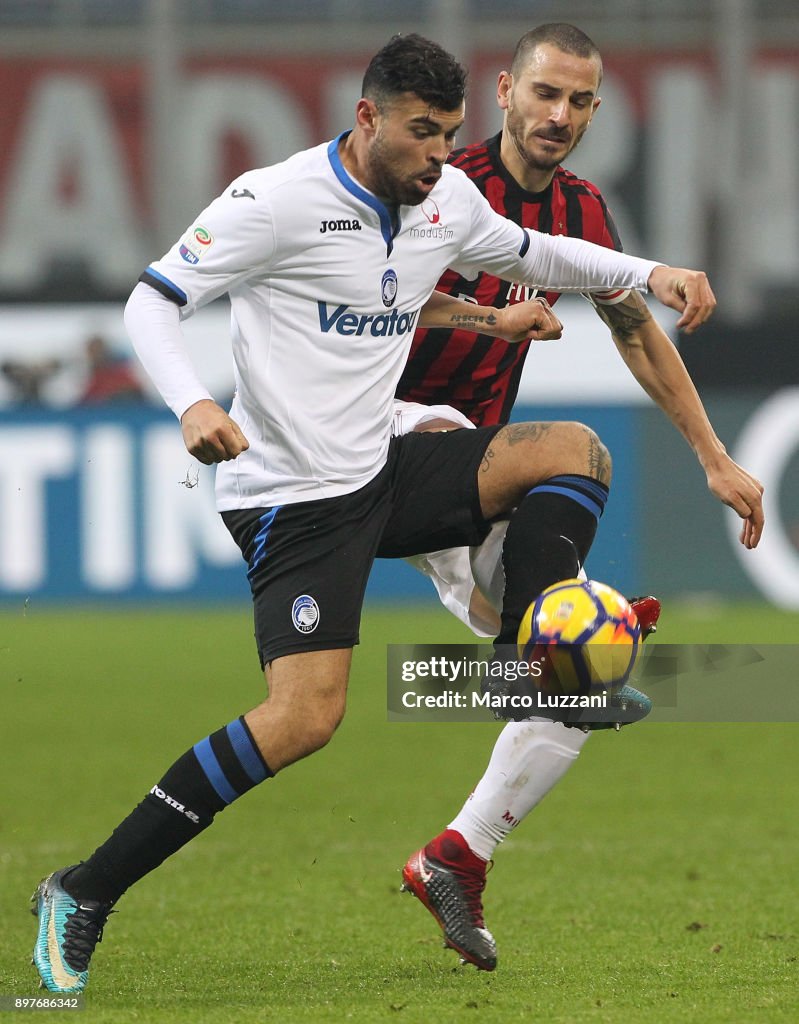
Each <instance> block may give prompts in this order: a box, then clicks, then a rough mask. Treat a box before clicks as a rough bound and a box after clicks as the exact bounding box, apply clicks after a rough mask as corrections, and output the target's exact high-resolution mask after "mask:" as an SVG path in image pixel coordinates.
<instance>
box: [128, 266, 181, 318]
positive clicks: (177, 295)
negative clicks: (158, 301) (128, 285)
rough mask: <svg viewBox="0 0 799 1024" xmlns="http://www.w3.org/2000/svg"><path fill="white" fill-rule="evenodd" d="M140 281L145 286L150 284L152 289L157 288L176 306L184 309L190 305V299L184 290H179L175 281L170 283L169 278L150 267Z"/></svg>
mask: <svg viewBox="0 0 799 1024" xmlns="http://www.w3.org/2000/svg"><path fill="white" fill-rule="evenodd" d="M139 280H140V281H141V282H142V283H143V284H149V286H150V287H151V288H155V290H156V291H157V292H160V294H161V295H163V296H164V298H165V299H169V301H170V302H174V303H175V305H176V306H180V307H181V308H183V306H185V305H187V304H188V301H189V297H188V295H186V293H185V292H184V291H183V289H182V288H179V287H178V286H177V285H176V284H175V283H174V282H173V281H170V280H169V278H168V277H164V275H163V274H159V272H158V271H157V270H154V269H153V268H152V267H148V268H147V269H146V270H145V271H144V273H143V274H142V275H141V276H140V277H139Z"/></svg>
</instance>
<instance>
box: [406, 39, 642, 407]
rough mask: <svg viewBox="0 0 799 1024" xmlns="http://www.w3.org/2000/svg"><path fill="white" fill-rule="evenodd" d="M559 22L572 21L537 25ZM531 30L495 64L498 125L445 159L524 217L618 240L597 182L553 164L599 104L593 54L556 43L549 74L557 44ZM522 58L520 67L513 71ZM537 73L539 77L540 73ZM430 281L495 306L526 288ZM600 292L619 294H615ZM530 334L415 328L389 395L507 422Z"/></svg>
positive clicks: (550, 228) (449, 278)
mask: <svg viewBox="0 0 799 1024" xmlns="http://www.w3.org/2000/svg"><path fill="white" fill-rule="evenodd" d="M567 28H570V26H542V29H561V30H566V29H567ZM578 31H579V30H577V29H572V32H578ZM561 34H563V32H561ZM580 35H582V33H580ZM534 36H535V33H528V36H525V37H524V39H523V40H522V42H521V43H520V45H519V48H518V49H517V54H516V56H515V57H514V61H513V65H512V71H511V72H505V71H503V72H502V74H501V75H500V78H499V88H498V101H499V105H500V107H502V108H503V109H504V110H505V125H504V127H503V130H502V132H501V133H500V134H499V135H495V136H494V137H493V138H491V139H487V140H486V141H485V142H480V143H477V144H475V145H472V146H467V147H466V148H464V149H459V150H455V151H454V152H453V153H452V154H451V155H450V158H449V160H450V163H452V164H453V165H454V166H455V167H459V168H460V169H461V170H462V171H464V173H465V174H467V175H468V176H469V177H470V178H471V179H472V181H473V182H474V183H475V184H476V185H477V187H478V188H479V189H480V191H481V192H482V193H483V195H484V196H485V197H486V198H487V199H488V201H489V202H490V203H491V205H492V207H493V208H494V209H495V210H497V211H498V212H499V213H502V214H503V215H504V216H506V217H509V218H510V219H511V220H514V221H516V222H517V223H518V224H521V225H522V226H523V227H526V228H534V229H536V230H538V231H544V232H546V233H547V234H550V235H569V236H571V237H573V238H584V239H586V240H587V241H591V242H596V243H597V244H598V245H605V246H608V247H609V248H613V249H619V250H620V249H621V248H622V246H621V241H620V240H619V235H618V232H617V231H616V226H615V224H614V223H613V219H612V217H611V215H610V213H609V211H608V208H607V205H606V203H605V200H604V199H603V198H602V194H601V193H600V191H599V189H598V188H597V187H596V185H593V184H592V183H591V182H590V181H584V180H582V179H580V178H578V177H576V175H574V174H572V173H571V171H568V170H566V169H565V168H564V167H562V166H560V161H561V160H563V159H564V158H565V157H566V156H567V155H568V154H569V153H570V152H571V151H572V150H573V149H574V147H575V146H576V145H577V144H578V143H579V141H580V139H581V138H582V136H583V134H584V133H585V131H586V130H587V129H588V127H589V125H590V123H591V118H592V117H593V115H594V112H595V111H596V109H597V107H598V106H599V104H600V99H599V97H598V95H597V89H598V88H599V79H600V77H601V60H600V58H599V54H598V53H597V55H596V58H595V59H594V60H592V59H590V58H589V59H586V58H583V57H581V56H579V55H574V54H570V53H568V52H567V51H562V50H561V51H560V52H559V54H558V57H557V62H558V63H559V64H560V65H563V66H562V67H558V69H557V70H558V74H557V75H553V74H552V65H553V61H552V60H548V59H541V58H542V57H546V56H549V55H550V54H551V53H554V51H555V50H559V47H556V46H555V44H553V43H547V42H537V41H536V39H535V38H534ZM586 38H587V37H586ZM525 40H527V42H526V43H525ZM568 43H569V40H568V39H567V40H566V44H567V45H568ZM531 57H532V59H531ZM520 68H521V69H524V73H523V74H522V75H521V76H520V74H519V69H520ZM540 73H544V76H545V77H544V78H541V79H540V80H539V74H540ZM432 216H435V213H433V214H432ZM437 289H438V290H439V291H443V292H447V293H448V294H450V295H454V296H456V297H459V298H464V299H466V300H469V301H473V302H477V303H479V304H480V305H483V306H496V307H499V308H503V307H505V306H509V305H512V304H514V303H516V302H522V301H524V300H525V299H529V298H532V297H533V296H532V295H531V292H530V289H528V288H527V287H526V286H524V285H518V284H513V283H510V282H508V281H502V280H500V279H499V278H497V277H493V276H492V275H491V274H480V275H479V276H478V277H477V278H476V279H475V280H474V281H469V280H467V279H466V278H463V277H461V276H460V275H459V274H456V273H455V272H454V271H451V270H450V271H447V273H446V274H445V275H444V277H442V278H441V280H440V281H439V283H438V285H437ZM543 297H544V298H545V299H546V300H547V301H548V302H549V304H550V305H554V303H555V302H556V301H557V300H558V298H559V294H558V293H557V292H546V293H544V294H543ZM606 298H607V299H608V300H613V299H618V298H619V295H615V296H614V295H608V296H607V297H606ZM530 344H531V342H529V341H525V342H522V343H521V344H512V343H511V342H508V341H504V340H503V339H501V338H493V337H487V336H486V335H478V336H477V338H476V339H475V335H474V333H472V332H471V331H468V330H464V329H459V328H457V327H455V328H453V329H451V330H443V329H429V330H420V331H417V333H416V336H415V338H414V340H413V346H412V348H411V353H410V356H409V358H408V363H407V365H406V367H405V371H404V373H403V375H402V378H401V380H400V383H399V386H398V388H397V398H400V399H403V400H405V401H409V402H421V403H423V404H425V405H434V404H438V403H444V402H445V403H446V404H448V405H451V406H454V407H455V408H456V409H460V411H461V412H463V413H464V415H465V416H467V417H468V419H470V420H471V421H472V423H474V424H475V425H476V426H483V425H486V424H492V423H506V422H507V421H508V419H509V418H510V412H511V409H512V407H513V403H514V401H515V399H516V394H517V392H518V390H519V380H520V378H521V374H522V368H523V366H524V361H525V358H526V357H527V352H528V350H529V347H530Z"/></svg>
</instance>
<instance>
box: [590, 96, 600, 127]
mask: <svg viewBox="0 0 799 1024" xmlns="http://www.w3.org/2000/svg"><path fill="white" fill-rule="evenodd" d="M601 102H602V97H601V96H597V98H596V99H595V100H594V102H593V104H592V110H591V117H593V116H594V114H595V113H596V112H597V108H598V107H599V104H600V103H601ZM588 123H589V124H590V123H591V119H590V118H589V120H588Z"/></svg>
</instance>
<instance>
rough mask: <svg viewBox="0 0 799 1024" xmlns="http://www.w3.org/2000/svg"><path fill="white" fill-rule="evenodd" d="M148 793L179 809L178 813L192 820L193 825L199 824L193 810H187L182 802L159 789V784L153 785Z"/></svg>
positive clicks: (168, 805)
mask: <svg viewBox="0 0 799 1024" xmlns="http://www.w3.org/2000/svg"><path fill="white" fill-rule="evenodd" d="M150 793H151V794H152V796H157V797H158V799H159V800H163V801H164V803H165V804H166V805H167V807H172V808H174V809H175V810H176V811H179V812H180V814H183V815H185V816H186V817H187V818H188V819H189V821H193V822H194V824H195V825H199V824H200V819H199V818H198V817H197V815H196V814H195V813H194V811H187V810H186V808H185V807H184V806H183V804H180V803H178V801H177V800H175V799H174V798H173V797H171V796H169V794H168V793H165V792H164V791H163V789H161V788H160V787H159V786H153V788H152V789H151V790H150Z"/></svg>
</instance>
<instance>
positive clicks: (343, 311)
mask: <svg viewBox="0 0 799 1024" xmlns="http://www.w3.org/2000/svg"><path fill="white" fill-rule="evenodd" d="M316 305H317V308H318V309H319V326H320V327H321V328H322V333H323V334H330V332H331V331H335V332H336V334H344V335H348V336H349V335H360V334H370V335H371V336H372V337H373V338H385V337H386V336H387V335H389V334H410V333H411V331H412V330H413V329H414V327H415V326H416V317H417V316H418V314H419V310H418V309H416V310H414V311H413V313H398V312H397V310H396V309H392V310H391V312H390V313H361V314H360V315H359V314H358V313H348V312H347V310H348V309H349V308H350V307H349V306H336V308H335V309H334V310H333V312H332V313H330V312H328V308H327V303H326V302H319V301H317V303H316Z"/></svg>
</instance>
